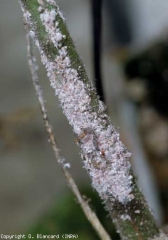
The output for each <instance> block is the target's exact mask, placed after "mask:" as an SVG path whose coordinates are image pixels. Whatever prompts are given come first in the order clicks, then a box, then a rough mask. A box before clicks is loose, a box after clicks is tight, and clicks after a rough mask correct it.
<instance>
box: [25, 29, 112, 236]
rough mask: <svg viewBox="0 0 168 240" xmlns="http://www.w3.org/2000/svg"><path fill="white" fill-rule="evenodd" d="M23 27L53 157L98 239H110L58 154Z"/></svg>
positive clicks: (30, 44) (31, 69) (30, 47)
mask: <svg viewBox="0 0 168 240" xmlns="http://www.w3.org/2000/svg"><path fill="white" fill-rule="evenodd" d="M25 29H26V32H27V34H26V40H27V55H28V62H29V68H30V71H31V75H32V81H33V85H34V89H35V92H36V95H37V98H38V101H39V105H40V109H41V113H42V116H43V120H44V125H45V128H46V132H47V134H48V138H49V141H50V144H51V146H52V149H53V151H54V155H55V158H56V160H57V162H58V164H59V166H60V168H61V170H62V172H63V174H64V176H65V178H66V180H67V184H68V186H69V187H70V189H71V191H72V193H73V194H74V195H75V197H76V199H77V201H78V203H79V204H80V206H81V208H82V210H83V212H84V214H85V216H86V218H87V219H88V221H89V222H90V223H91V225H92V227H93V228H94V229H95V231H96V233H97V234H98V236H99V237H100V239H102V240H111V238H110V236H109V235H108V233H107V232H106V230H105V229H104V227H103V226H102V224H101V223H100V221H99V219H98V218H97V216H96V214H95V212H94V211H93V210H92V209H91V208H90V206H89V204H88V202H87V201H86V200H85V199H84V198H83V197H82V195H81V194H80V191H79V189H78V187H77V185H76V183H75V181H74V179H73V178H72V176H71V174H70V173H69V171H68V170H67V168H69V167H70V164H69V163H65V159H64V158H63V157H62V156H61V155H60V151H59V149H58V146H57V142H56V138H55V136H54V132H53V127H52V126H51V123H50V121H49V118H48V113H47V109H46V106H45V100H44V97H43V92H42V88H41V86H40V83H39V78H38V74H37V69H38V66H37V64H36V58H35V56H34V54H33V50H32V43H31V37H30V34H29V30H28V27H27V25H26V24H25Z"/></svg>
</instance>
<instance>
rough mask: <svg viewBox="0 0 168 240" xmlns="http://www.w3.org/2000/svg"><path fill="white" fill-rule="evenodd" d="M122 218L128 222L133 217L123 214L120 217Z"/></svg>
mask: <svg viewBox="0 0 168 240" xmlns="http://www.w3.org/2000/svg"><path fill="white" fill-rule="evenodd" d="M120 218H121V219H122V220H123V221H126V220H129V221H130V220H131V217H130V216H129V215H128V214H123V215H121V216H120Z"/></svg>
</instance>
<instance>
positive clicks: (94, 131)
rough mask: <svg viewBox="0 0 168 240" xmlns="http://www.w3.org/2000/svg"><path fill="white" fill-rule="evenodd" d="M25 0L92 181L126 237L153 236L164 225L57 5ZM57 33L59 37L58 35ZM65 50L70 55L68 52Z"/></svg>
mask: <svg viewBox="0 0 168 240" xmlns="http://www.w3.org/2000/svg"><path fill="white" fill-rule="evenodd" d="M20 2H21V6H22V10H23V14H24V18H25V20H26V23H27V24H28V25H29V27H30V29H31V35H32V37H33V38H34V40H35V42H36V45H37V46H38V48H39V50H40V54H41V58H42V62H43V63H44V65H45V67H46V69H47V75H48V77H49V79H50V81H51V84H52V86H53V88H54V89H55V92H56V94H57V95H58V97H59V100H60V102H61V106H62V107H63V112H64V113H65V115H66V117H67V118H68V120H69V122H70V124H71V125H72V127H73V130H74V132H75V134H76V136H77V142H78V145H79V146H80V148H81V152H82V157H83V159H84V164H85V168H86V169H87V171H88V173H89V174H90V176H91V178H92V185H93V187H94V188H95V189H96V190H97V191H98V193H99V195H100V197H101V198H102V200H103V202H104V204H105V206H106V208H107V210H108V211H109V214H110V216H111V218H112V220H113V222H114V224H115V225H116V228H117V231H118V232H119V233H120V235H121V237H122V239H126V240H142V239H143V240H147V239H154V238H155V236H159V235H160V234H161V230H160V229H159V228H158V227H157V225H156V223H155V220H154V218H153V216H152V214H151V212H150V210H149V208H148V206H147V203H146V201H145V200H144V197H143V195H142V193H141V192H140V191H139V189H138V187H137V185H136V183H135V178H134V176H133V174H132V170H131V168H130V163H129V160H128V158H129V153H128V152H127V150H126V148H125V147H124V146H123V144H122V143H121V141H120V140H119V137H118V133H117V132H116V131H115V129H114V127H112V126H111V123H110V120H109V118H108V116H107V115H106V113H105V110H104V107H103V105H102V103H101V102H100V101H99V99H98V96H97V94H96V92H95V89H94V88H93V86H92V84H91V83H90V81H89V79H88V77H87V74H86V71H85V69H84V66H83V64H82V62H81V60H80V58H79V56H78V54H77V52H76V49H75V46H74V44H73V41H72V39H71V37H70V35H69V32H68V30H67V27H66V24H65V21H64V19H63V18H62V16H61V13H60V11H59V8H58V6H57V5H56V4H55V2H54V1H53V0H46V1H43V0H20ZM52 10H53V11H52ZM53 26H55V30H53ZM57 30H58V31H57ZM56 31H57V32H56ZM54 32H55V34H56V36H54V37H53V34H54ZM55 39H56V40H55ZM64 47H66V48H64ZM65 49H66V54H63V51H64V50H65ZM69 62H70V64H69ZM68 72H69V76H67V73H68ZM76 73H77V75H76ZM67 84H69V86H68V85H67ZM66 89H67V91H66ZM70 93H72V96H70ZM78 95H79V96H78ZM73 101H74V102H76V105H73ZM87 101H88V104H87ZM74 114H76V115H74ZM80 114H81V115H82V116H83V118H81V115H80ZM75 116H76V117H75ZM109 132H110V134H111V135H110V134H109ZM110 154H111V155H110ZM164 239H166V237H165V238H164Z"/></svg>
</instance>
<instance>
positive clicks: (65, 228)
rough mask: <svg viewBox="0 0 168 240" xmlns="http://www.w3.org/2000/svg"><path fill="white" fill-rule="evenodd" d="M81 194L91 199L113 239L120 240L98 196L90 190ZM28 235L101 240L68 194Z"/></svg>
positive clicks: (85, 190)
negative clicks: (70, 236) (63, 235)
mask: <svg viewBox="0 0 168 240" xmlns="http://www.w3.org/2000/svg"><path fill="white" fill-rule="evenodd" d="M81 192H82V194H83V195H84V196H87V198H89V199H91V201H90V205H91V206H94V208H93V210H94V211H95V212H96V214H97V216H98V217H99V219H100V221H101V223H102V225H103V226H104V227H105V229H106V230H107V232H108V233H109V234H110V236H111V237H112V239H113V240H119V239H120V238H119V235H118V234H117V233H116V232H115V228H114V226H113V224H112V222H111V219H110V218H109V217H107V212H106V211H105V210H104V208H103V206H102V204H101V201H100V199H99V197H98V195H97V194H96V193H95V192H93V190H92V189H88V188H85V189H82V191H81ZM28 233H31V234H32V236H33V237H34V239H35V236H36V234H44V235H51V234H52V235H54V234H55V235H57V234H60V236H61V235H62V234H65V233H67V234H70V233H71V234H78V239H80V240H86V239H87V240H97V239H99V237H98V236H97V234H96V233H95V231H94V229H93V228H92V226H91V224H90V223H89V222H88V221H87V219H86V217H85V215H84V214H83V211H82V209H81V207H80V205H79V204H78V203H77V201H76V200H75V199H74V197H73V196H72V194H69V195H68V194H67V195H66V196H65V197H64V198H63V199H61V200H59V201H58V202H57V205H56V206H53V207H52V209H50V210H49V212H48V213H47V214H46V215H45V216H43V217H42V219H41V221H40V222H38V223H37V225H36V226H33V227H32V228H31V229H29V231H28ZM60 239H61V237H60Z"/></svg>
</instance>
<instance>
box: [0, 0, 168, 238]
mask: <svg viewBox="0 0 168 240" xmlns="http://www.w3.org/2000/svg"><path fill="white" fill-rule="evenodd" d="M57 2H58V4H59V6H60V8H61V10H62V11H63V13H64V16H65V18H66V19H67V25H68V28H69V31H70V34H71V36H72V38H73V40H74V42H75V45H76V47H77V50H78V52H79V54H80V56H81V58H82V60H83V62H84V64H85V66H86V70H87V73H88V75H89V77H90V79H93V61H92V27H91V6H90V5H91V4H90V1H89V0H85V1H83V0H71V1H68V0H57ZM112 2H115V1H112V0H111V1H110V0H105V1H104V4H103V26H102V29H103V45H102V76H103V77H102V78H103V86H104V92H105V96H106V102H107V106H108V112H109V114H110V115H111V117H112V122H113V124H114V125H115V126H116V128H118V126H120V128H118V130H119V131H120V133H121V138H122V140H123V141H124V142H125V144H126V145H127V146H128V148H129V149H131V151H132V152H133V160H134V162H133V166H134V169H135V171H136V175H137V176H138V179H139V184H140V185H141V187H142V189H143V191H144V193H145V194H146V196H147V198H148V201H149V205H150V206H151V207H152V209H153V212H154V214H155V217H156V219H157V221H158V223H160V224H161V223H166V221H167V220H168V217H167V215H165V212H166V214H167V213H168V196H167V192H168V177H167V176H168V171H167V170H166V169H167V162H168V158H167V151H168V146H167V143H168V141H167V136H168V126H167V124H168V121H167V115H165V114H162V113H160V111H158V109H157V108H156V107H155V105H154V104H153V105H152V103H151V101H150V97H146V96H148V95H150V94H149V92H150V89H151V88H150V87H149V85H150V84H148V83H149V81H150V83H151V81H152V80H151V79H153V78H152V77H151V75H150V74H148V73H149V69H150V70H151V68H150V66H151V64H154V67H153V68H154V69H155V68H156V65H155V63H156V61H155V60H153V57H151V54H150V53H149V51H151V52H155V49H158V48H155V46H156V45H157V46H158V43H159V44H161V47H160V48H162V47H163V49H164V47H165V46H162V42H164V43H165V42H167V40H166V39H167V29H168V14H167V12H168V5H167V1H166V0H160V1H157V2H156V1H155V2H153V1H151V0H148V1H146V0H141V1H134V0H127V1H125V5H124V6H122V5H120V6H119V8H118V10H117V11H118V15H117V14H116V12H115V14H114V10H113V9H114V5H112ZM118 2H120V1H118ZM109 6H110V7H109ZM115 7H116V6H115ZM122 11H124V13H125V14H126V20H125V21H128V26H127V28H128V29H127V30H128V32H125V33H124V32H122V31H124V30H123V29H122V26H121V25H122V21H123V20H122V18H120V17H121V13H122ZM117 17H118V19H117V20H116V18H117ZM117 24H119V26H118V25H117ZM116 26H117V29H119V27H121V31H120V32H119V33H118V32H117V31H116ZM124 29H126V28H124ZM125 31H126V30H125ZM127 33H128V35H129V36H128V38H127V37H126V38H124V40H123V38H122V36H127ZM124 34H125V35H124ZM0 36H1V37H0V53H1V54H0V78H1V87H0V103H1V104H0V152H1V158H0V233H4V234H12V233H26V232H29V233H31V231H32V232H37V233H44V234H45V233H46V234H49V233H50V232H52V234H54V233H53V232H55V231H56V233H59V232H61V231H62V232H63V233H65V232H64V230H66V231H67V232H68V231H69V230H68V229H67V228H66V227H65V226H64V224H66V226H67V225H69V222H67V223H66V221H65V218H67V219H72V215H73V214H74V211H75V209H76V207H74V206H73V204H76V203H75V201H72V199H74V197H73V196H72V195H71V193H70V190H69V188H68V187H67V185H66V182H65V180H64V177H63V175H62V172H61V171H60V169H59V168H58V166H57V163H56V161H55V159H54V156H53V152H52V149H51V147H50V145H49V143H48V140H47V136H46V132H45V129H44V126H43V121H42V117H41V113H40V111H39V108H38V103H37V98H36V96H35V92H34V89H33V86H32V82H31V76H30V72H29V68H28V63H27V58H26V41H25V32H24V27H23V22H22V13H21V9H20V5H19V3H18V1H16V0H13V1H9V0H1V1H0ZM125 39H126V40H125ZM151 48H152V50H150V49H151ZM160 48H159V49H160ZM160 51H161V50H160ZM162 52H165V50H162ZM157 56H158V51H156V54H155V58H156V59H157V66H158V72H159V73H158V74H160V75H161V78H162V77H163V75H164V76H167V75H166V74H167V72H166V67H167V65H166V64H168V61H167V58H166V57H165V56H164V57H162V54H160V55H159V56H160V58H157ZM166 56H168V51H167V55H166ZM37 58H38V59H39V56H38V51H37ZM135 58H136V59H135ZM151 58H152V60H151ZM162 58H164V63H165V64H164V67H162V66H163V64H162V66H161V67H160V64H159V63H160V62H162ZM137 59H138V60H137ZM158 59H161V60H158ZM132 61H133V65H131V64H132ZM153 61H154V63H153ZM141 62H142V63H143V64H141ZM144 62H145V64H146V65H145V64H144ZM146 62H147V63H146ZM158 62H159V63H158ZM39 63H40V60H39ZM139 65H141V66H140V67H139ZM149 65H150V66H149ZM130 66H131V67H130ZM137 66H138V67H137ZM144 66H145V67H144ZM143 67H144V68H143ZM137 68H138V71H139V69H140V68H141V69H142V68H143V69H145V70H142V72H138V73H136V74H135V75H136V76H134V74H132V71H133V72H134V70H135V69H137ZM146 71H147V74H146ZM163 72H164V74H163ZM141 73H142V74H141ZM39 74H40V80H41V83H42V86H43V89H44V96H45V98H46V100H47V108H48V111H49V117H50V119H51V122H52V124H53V126H54V130H55V134H56V137H57V140H58V145H59V148H60V149H61V153H62V154H63V155H64V156H65V158H66V160H67V161H68V162H70V163H71V166H72V167H71V170H70V171H71V173H72V175H73V176H74V178H75V180H76V182H77V183H78V185H79V186H80V188H81V189H84V190H83V191H84V192H86V193H88V195H87V196H88V197H89V198H92V197H93V198H94V199H96V200H95V205H96V204H98V209H99V203H97V201H98V200H97V198H96V196H95V193H94V192H93V190H92V189H91V187H90V179H89V177H88V175H87V174H86V172H85V170H84V169H83V166H82V161H81V159H80V155H79V152H78V149H77V147H76V145H75V141H74V136H73V134H72V131H71V128H70V126H69V125H68V123H67V120H66V119H65V117H64V116H63V114H62V111H61V108H60V106H59V103H58V101H57V98H56V97H54V94H53V91H52V89H51V88H50V86H49V81H48V80H47V78H46V75H45V70H44V69H43V67H42V66H41V63H40V71H39ZM145 74H146V75H145ZM144 75H145V76H144ZM154 75H155V74H154ZM160 75H159V76H160ZM152 76H153V75H152ZM158 78H159V77H158ZM158 78H157V79H158ZM126 79H127V80H126ZM128 79H129V80H128ZM130 79H132V80H133V81H130ZM137 79H138V80H137ZM140 79H148V80H146V81H142V80H140ZM165 79H166V80H165V81H167V77H166V78H165ZM161 81H162V80H159V83H160V82H161ZM144 82H145V86H144ZM167 84H168V82H167ZM142 85H143V86H142ZM152 86H153V85H152ZM157 86H158V85H157ZM159 86H160V85H159ZM165 86H167V85H165ZM156 95H157V93H156ZM161 95H162V94H161ZM144 96H145V97H144ZM150 96H151V95H150ZM144 99H145V100H144ZM154 119H155V120H154ZM152 120H153V122H154V123H157V124H154V123H151V121H152ZM145 124H146V125H145ZM152 124H153V125H152ZM156 125H157V126H156ZM149 126H150V127H151V126H152V128H151V129H150V131H149ZM158 126H159V127H158ZM146 129H148V131H147V130H146ZM154 133H155V134H154ZM150 134H151V135H150ZM152 134H153V135H152ZM159 136H161V137H160V138H159ZM151 139H156V141H154V143H153V142H152V143H151ZM160 143H161V144H160ZM152 144H153V145H152ZM159 144H160V145H161V146H160V148H159V147H158V148H159V150H158V151H157V152H156V151H155V152H153V150H154V149H155V150H156V147H157V146H159ZM163 146H164V147H163ZM153 158H156V159H155V162H154V163H153V162H152V161H153ZM151 159H152V160H151ZM139 163H140V164H139ZM160 165H161V169H160V168H159V166H160ZM158 169H159V170H158ZM158 171H159V172H158ZM93 195H94V196H93ZM61 203H62V204H61ZM95 208H96V207H95ZM66 209H67V212H66V211H65V210H66ZM71 209H72V210H71ZM79 211H80V210H79ZM102 211H103V210H102ZM98 212H99V211H98ZM163 212H164V214H163ZM61 214H62V215H61ZM68 214H69V215H68ZM103 214H104V215H103V218H104V219H105V220H103V221H105V222H106V221H107V218H106V215H107V214H106V213H103ZM60 216H62V218H61V219H60ZM63 216H65V218H63ZM77 216H78V214H77ZM51 219H52V220H51ZM74 219H75V214H74ZM56 221H59V222H62V225H59V224H58V222H56ZM109 221H110V220H109ZM43 222H44V225H43ZM81 223H82V226H85V225H84V223H83V220H81ZM74 224H76V225H77V223H75V222H74ZM55 225H57V228H55ZM105 225H106V223H105ZM107 225H109V223H107ZM46 226H48V227H46ZM82 226H79V227H78V229H80V231H79V233H80V234H81V235H80V236H81V238H79V239H89V238H88V235H85V233H86V232H87V230H86V231H85V227H82ZM88 227H89V226H86V228H88ZM108 227H109V228H110V226H108ZM46 229H47V230H46ZM55 229H56V230H55ZM71 229H73V227H72V226H71ZM73 231H74V233H76V232H75V231H77V230H76V229H74V230H73ZM82 234H83V235H82ZM88 234H91V233H90V232H88ZM86 236H87V238H86ZM91 239H94V238H91ZM95 239H96V238H95ZM116 239H117V238H116Z"/></svg>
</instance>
